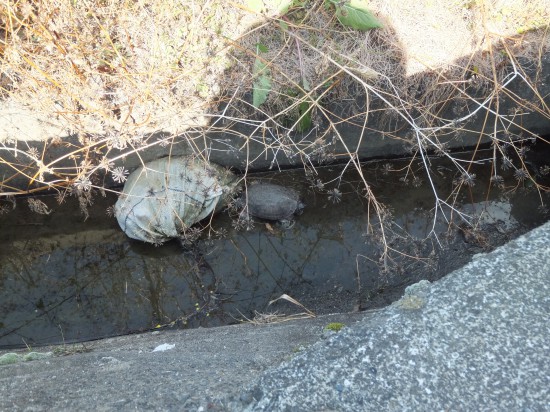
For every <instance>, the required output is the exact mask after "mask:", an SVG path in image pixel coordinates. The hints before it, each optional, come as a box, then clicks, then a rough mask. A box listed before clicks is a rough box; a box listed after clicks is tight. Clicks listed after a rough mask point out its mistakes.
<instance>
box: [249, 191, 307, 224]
mask: <svg viewBox="0 0 550 412" xmlns="http://www.w3.org/2000/svg"><path fill="white" fill-rule="evenodd" d="M240 203H241V205H242V206H243V209H244V211H245V214H247V215H248V216H253V217H256V218H259V219H264V220H272V221H278V222H280V223H281V224H282V225H283V226H284V227H287V228H289V227H291V226H292V222H293V216H294V215H297V214H301V213H302V211H303V209H304V206H305V205H304V203H302V201H301V200H300V194H299V193H298V192H297V191H296V190H294V189H292V188H289V187H284V186H281V185H278V184H275V183H267V182H255V183H252V184H250V185H249V186H248V187H247V189H246V191H245V193H243V195H242V197H241V200H240ZM245 205H246V206H245Z"/></svg>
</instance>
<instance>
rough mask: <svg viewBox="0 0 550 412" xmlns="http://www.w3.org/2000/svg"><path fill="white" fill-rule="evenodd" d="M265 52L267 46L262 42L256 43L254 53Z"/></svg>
mask: <svg viewBox="0 0 550 412" xmlns="http://www.w3.org/2000/svg"><path fill="white" fill-rule="evenodd" d="M260 52H262V53H267V46H265V45H263V44H262V43H256V53H260Z"/></svg>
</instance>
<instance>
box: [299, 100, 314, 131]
mask: <svg viewBox="0 0 550 412" xmlns="http://www.w3.org/2000/svg"><path fill="white" fill-rule="evenodd" d="M298 113H299V115H300V119H299V120H298V124H297V125H296V130H297V131H298V132H305V131H306V130H309V129H310V128H311V104H310V103H309V102H301V103H300V105H299V106H298Z"/></svg>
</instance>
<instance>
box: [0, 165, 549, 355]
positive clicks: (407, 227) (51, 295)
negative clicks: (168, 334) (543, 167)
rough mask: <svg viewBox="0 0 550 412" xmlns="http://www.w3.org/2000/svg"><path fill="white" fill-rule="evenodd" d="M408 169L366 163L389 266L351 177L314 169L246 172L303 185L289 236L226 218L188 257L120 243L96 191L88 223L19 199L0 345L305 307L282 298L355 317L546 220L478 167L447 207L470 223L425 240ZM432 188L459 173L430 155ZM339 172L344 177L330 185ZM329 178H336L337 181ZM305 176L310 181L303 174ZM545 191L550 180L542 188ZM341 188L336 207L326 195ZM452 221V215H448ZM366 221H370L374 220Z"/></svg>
mask: <svg viewBox="0 0 550 412" xmlns="http://www.w3.org/2000/svg"><path fill="white" fill-rule="evenodd" d="M409 162H410V161H409V160H397V161H392V162H372V163H368V164H365V165H364V167H363V169H364V170H363V171H364V173H365V176H366V178H367V181H369V182H370V183H371V184H372V188H373V191H374V193H375V194H377V198H378V200H380V201H381V202H383V203H384V204H385V205H386V206H387V207H388V211H390V212H391V214H392V216H393V223H391V224H387V225H386V241H387V244H388V246H390V247H391V248H392V249H395V250H398V251H400V252H401V254H399V253H396V252H393V253H391V254H390V261H389V265H387V266H386V267H384V265H381V264H380V261H379V258H380V254H381V251H382V248H381V243H380V235H379V234H377V232H376V231H374V232H372V231H369V230H368V225H369V217H368V214H367V208H368V204H367V201H366V200H365V198H364V197H362V196H361V193H362V192H361V187H362V186H361V182H360V179H359V178H358V176H357V173H356V172H354V171H346V172H345V173H342V168H341V167H340V166H334V167H324V168H319V169H318V171H319V175H318V176H316V177H315V179H319V180H320V181H322V182H323V183H324V184H325V187H324V189H323V190H318V189H313V188H312V187H311V186H312V184H311V183H312V182H311V181H309V182H308V180H307V179H306V176H304V174H303V171H286V172H280V173H266V174H261V175H256V176H253V178H256V179H269V180H272V181H275V182H280V183H282V184H284V185H287V186H292V187H295V188H296V189H298V190H299V191H300V192H301V193H302V195H303V198H304V201H305V203H306V209H305V211H304V213H303V214H302V215H301V216H299V217H297V219H296V223H295V225H294V226H293V227H292V228H290V229H287V230H284V229H282V228H281V227H280V226H278V225H276V224H273V223H272V224H266V223H265V222H256V223H255V225H254V227H253V228H252V229H251V230H249V231H237V230H235V229H234V228H233V226H232V223H233V222H232V219H231V217H230V216H229V215H228V213H227V212H222V213H220V214H219V215H217V216H216V217H215V218H214V219H213V222H212V227H213V228H214V229H215V230H216V231H217V232H218V233H224V235H223V236H221V237H217V235H215V234H214V232H213V231H211V232H210V234H211V235H212V236H211V237H210V238H209V237H208V235H206V234H207V233H208V230H205V231H204V232H203V233H204V234H205V236H203V238H202V239H201V240H200V241H199V242H198V244H197V246H196V247H195V248H193V249H192V250H187V251H184V250H183V249H182V248H181V246H180V244H179V243H178V242H176V241H174V242H170V243H168V244H165V245H163V246H161V247H154V246H151V245H148V244H144V243H140V242H137V241H132V240H130V239H128V238H127V237H126V236H125V235H124V234H123V233H122V232H121V231H120V229H119V228H118V225H117V223H116V220H115V219H113V218H109V217H108V216H107V215H106V214H105V210H106V209H107V207H108V206H110V205H112V204H113V203H114V202H115V200H116V197H115V196H114V195H107V197H104V198H103V197H101V196H97V197H96V199H95V203H94V205H93V207H91V208H90V211H89V212H90V217H89V218H88V220H87V221H83V217H82V215H81V214H80V212H79V206H78V202H77V201H76V200H75V199H68V200H67V202H66V203H64V204H61V205H58V204H57V203H56V202H55V199H53V198H48V197H45V198H41V199H42V200H43V201H44V202H45V203H47V204H48V206H50V207H51V209H52V213H51V214H49V215H38V214H36V213H33V212H31V211H30V210H29V208H28V207H27V206H26V204H25V202H24V201H19V204H18V206H17V207H16V208H15V209H14V210H13V211H12V212H10V213H8V214H6V215H3V216H0V227H2V232H1V233H0V262H2V267H1V273H0V313H1V314H2V315H1V316H2V317H1V318H0V346H3V347H10V346H20V345H25V344H26V345H38V344H46V343H61V342H71V341H78V340H89V339H95V338H98V337H105V336H112V335H118V334H127V333H132V332H139V331H144V330H150V329H152V328H157V327H196V326H217V325H223V324H228V323H235V322H238V321H239V320H243V319H245V318H249V319H251V318H253V317H254V314H255V313H256V311H257V312H258V313H270V312H274V311H280V312H281V313H286V314H288V313H292V312H296V311H300V309H299V308H296V307H293V306H291V305H290V304H289V303H287V302H278V303H276V304H274V305H271V306H269V305H268V302H269V301H270V300H272V299H274V298H277V297H279V296H280V295H282V294H283V293H286V294H288V295H290V296H292V297H293V298H295V299H297V300H298V301H299V302H301V303H302V304H303V305H305V306H306V307H307V308H308V309H310V310H312V311H314V312H315V313H316V314H323V313H331V312H342V311H357V310H364V309H369V308H375V307H380V306H384V305H387V304H389V303H391V302H392V301H394V300H396V299H398V298H399V297H400V296H401V295H402V293H403V290H404V288H405V287H406V286H408V285H410V284H412V283H415V282H417V281H419V280H421V279H428V280H436V279H438V278H441V277H442V276H444V275H445V274H447V273H449V272H450V271H452V270H454V269H457V268H459V267H460V266H462V265H463V264H465V263H467V262H468V260H469V259H470V258H471V256H472V255H473V254H475V253H480V252H486V251H489V250H490V249H492V248H494V247H495V246H498V245H500V244H502V243H504V242H506V241H508V240H510V239H512V238H514V237H516V236H517V235H519V234H521V233H523V232H525V231H527V230H529V229H531V228H533V227H535V226H537V225H539V224H541V223H543V222H544V221H545V220H547V218H548V212H547V211H546V210H544V209H543V208H540V207H539V205H540V204H541V197H540V196H542V202H543V203H545V204H548V195H547V194H544V193H543V194H542V195H539V194H538V192H537V191H536V190H534V189H533V188H532V187H530V185H529V184H528V183H527V182H518V181H517V180H514V179H513V176H512V174H511V173H510V174H509V176H508V177H507V179H506V181H505V186H506V188H505V189H497V188H495V187H490V185H489V184H488V183H487V182H488V181H489V176H488V175H487V173H488V170H486V169H489V168H488V167H479V170H473V169H472V172H473V173H476V175H477V180H476V182H477V183H476V185H475V186H473V187H466V188H465V190H462V192H461V193H460V195H459V196H458V197H457V199H456V201H455V202H454V204H455V205H456V207H457V208H458V209H460V210H461V211H463V212H464V213H467V214H468V215H470V216H471V219H472V222H473V223H474V227H473V228H468V227H467V226H465V225H461V222H460V220H458V219H456V216H454V218H455V219H454V220H453V221H454V222H455V223H456V224H455V223H453V224H451V225H449V224H448V223H447V222H446V221H445V219H443V216H442V215H441V214H440V219H439V220H438V221H437V222H436V224H435V233H436V234H437V238H438V240H439V241H437V240H436V239H435V237H434V236H431V237H429V238H427V239H426V236H427V235H428V234H429V233H430V231H431V230H432V226H433V218H432V216H433V215H432V213H431V212H430V211H431V210H432V209H433V206H434V197H433V193H432V191H431V188H430V186H429V185H427V184H426V182H421V180H420V179H424V178H425V177H424V175H423V173H422V171H421V168H420V167H418V175H417V178H416V179H415V176H414V175H413V174H411V171H413V172H414V167H415V166H414V165H413V167H412V168H407V166H408V165H409ZM433 166H434V171H435V172H434V175H433V176H434V184H435V185H436V186H437V188H438V190H440V191H441V193H445V192H447V193H448V192H449V190H450V188H451V187H452V181H453V178H454V177H455V176H453V173H452V171H451V169H450V168H449V166H448V165H446V164H445V161H444V160H441V159H434V160H433ZM339 176H341V179H338V177H339ZM335 179H336V180H335ZM310 180H311V179H310ZM545 183H547V182H545ZM335 187H338V188H339V190H340V191H341V192H342V196H341V199H340V200H341V201H339V202H337V203H334V202H333V201H334V200H338V199H335V198H334V197H332V198H330V197H329V196H328V195H327V190H330V189H333V188H335ZM446 214H447V218H451V217H452V216H451V214H450V213H449V210H447V211H446ZM370 224H371V225H374V226H376V217H373V216H371V218H370Z"/></svg>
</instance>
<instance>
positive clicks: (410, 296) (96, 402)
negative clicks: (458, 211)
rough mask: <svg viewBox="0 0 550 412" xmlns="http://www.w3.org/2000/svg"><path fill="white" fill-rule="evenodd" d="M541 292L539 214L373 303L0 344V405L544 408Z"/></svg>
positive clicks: (548, 250)
mask: <svg viewBox="0 0 550 412" xmlns="http://www.w3.org/2000/svg"><path fill="white" fill-rule="evenodd" d="M549 292H550V223H547V224H546V225H544V226H542V227H540V228H538V229H535V230H534V231H532V232H530V233H528V234H526V235H524V236H522V237H520V238H518V239H516V240H514V241H512V242H510V243H509V244H507V245H505V246H503V247H500V248H498V249H497V250H495V251H493V252H491V253H489V254H483V255H477V256H476V257H475V258H474V259H473V261H472V262H471V263H469V264H468V265H466V266H465V267H464V268H462V269H460V270H458V271H455V272H453V273H451V274H449V275H448V276H446V277H445V278H443V279H441V280H440V281H437V282H434V283H433V284H430V283H428V282H427V281H422V282H420V283H417V284H415V285H413V286H411V287H409V288H408V289H407V292H406V294H405V296H404V297H403V298H402V299H401V300H400V301H398V302H396V303H394V304H393V305H391V306H389V307H387V308H384V309H382V310H379V311H374V312H369V313H359V314H342V315H333V316H328V317H318V318H315V319H308V320H297V321H291V322H284V323H279V324H272V325H261V326H256V325H250V324H247V325H236V326H226V327H220V328H212V329H195V330H186V331H177V332H174V331H172V332H169V331H165V332H159V333H148V334H143V335H130V336H124V337H119V338H113V339H107V340H103V341H96V342H90V343H86V344H84V345H70V346H67V347H62V348H57V349H56V352H57V353H54V348H42V349H39V350H36V352H39V353H42V354H43V355H42V356H40V355H36V354H34V353H32V354H30V355H29V353H28V351H27V352H25V351H23V352H20V353H19V355H14V354H11V355H10V354H5V353H4V355H3V356H2V357H0V363H2V362H4V363H8V362H13V363H9V364H4V365H1V366H0V409H1V410H6V411H8V410H9V411H12V410H15V411H18V410H28V411H41V410H105V411H108V410H203V411H206V410H235V411H241V410H250V411H256V410H257V411H264V410H265V411H279V410H280V411H352V410H353V411H362V410H365V411H371V410H376V411H408V410H411V411H433V410H451V411H452V410H461V411H464V410H475V411H496V410H506V411H545V410H550V389H549V388H550V293H549ZM332 322H342V323H344V324H345V325H346V326H345V327H344V328H343V329H341V330H340V331H338V332H333V331H328V330H326V326H327V325H329V324H330V323H332ZM59 352H61V353H62V356H59V355H60V353H59ZM0 354H1V353H0ZM44 354H45V355H44ZM23 356H26V357H27V359H24V358H23Z"/></svg>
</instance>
